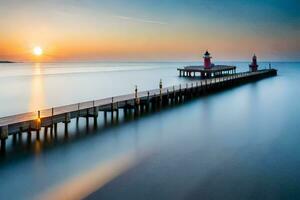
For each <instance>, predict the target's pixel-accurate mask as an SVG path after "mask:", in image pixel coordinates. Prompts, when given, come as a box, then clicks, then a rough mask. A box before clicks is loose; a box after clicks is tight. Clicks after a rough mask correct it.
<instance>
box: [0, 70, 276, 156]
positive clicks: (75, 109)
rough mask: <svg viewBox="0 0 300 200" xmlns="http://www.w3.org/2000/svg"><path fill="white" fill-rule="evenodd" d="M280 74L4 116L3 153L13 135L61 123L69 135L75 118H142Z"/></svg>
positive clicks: (250, 74)
mask: <svg viewBox="0 0 300 200" xmlns="http://www.w3.org/2000/svg"><path fill="white" fill-rule="evenodd" d="M276 75H277V70H275V69H267V70H259V71H256V72H243V73H236V74H229V75H225V76H222V77H214V78H210V79H204V80H197V81H194V82H190V83H188V84H186V85H177V86H171V87H165V88H163V87H162V85H160V88H159V89H154V90H149V91H142V92H138V91H137V89H136V90H135V93H132V94H127V95H122V96H116V97H110V98H105V99H99V100H95V101H88V102H82V103H77V104H71V105H66V106H61V107H55V108H51V109H46V110H41V111H38V112H29V113H24V114H18V115H14V116H8V117H3V118H0V140H1V152H2V153H4V152H5V146H6V140H7V138H8V137H9V136H12V137H14V138H15V137H16V136H17V135H18V134H22V133H27V137H28V138H29V139H30V140H31V135H32V134H33V133H35V134H36V138H37V139H39V138H40V131H41V128H43V129H44V131H45V132H47V131H48V129H49V130H50V132H51V133H54V134H55V135H57V124H58V123H63V124H64V132H65V134H67V133H68V124H69V123H70V122H71V119H77V122H78V119H79V118H81V117H83V118H86V119H87V123H88V121H89V118H93V119H94V123H97V117H98V113H99V112H104V117H105V118H106V117H107V113H108V112H109V113H110V114H111V117H112V118H113V117H114V115H115V117H116V118H118V117H119V112H120V110H123V112H124V113H127V111H128V110H130V111H133V113H134V114H135V115H138V114H139V112H141V111H144V110H149V109H151V108H156V107H161V106H167V105H169V104H170V103H177V102H183V101H185V100H187V99H191V98H192V97H196V96H200V95H203V94H207V93H209V92H213V91H217V90H223V89H226V88H229V87H234V86H237V85H240V84H242V83H245V82H250V81H256V80H259V79H262V78H266V77H271V76H276Z"/></svg>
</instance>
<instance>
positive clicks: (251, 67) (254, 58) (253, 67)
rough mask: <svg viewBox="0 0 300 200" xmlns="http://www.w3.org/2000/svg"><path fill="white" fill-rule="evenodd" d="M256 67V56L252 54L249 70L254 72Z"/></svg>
mask: <svg viewBox="0 0 300 200" xmlns="http://www.w3.org/2000/svg"><path fill="white" fill-rule="evenodd" d="M257 68H258V64H257V58H256V55H255V54H254V56H253V57H252V63H251V64H250V65H249V70H250V71H251V72H256V71H257Z"/></svg>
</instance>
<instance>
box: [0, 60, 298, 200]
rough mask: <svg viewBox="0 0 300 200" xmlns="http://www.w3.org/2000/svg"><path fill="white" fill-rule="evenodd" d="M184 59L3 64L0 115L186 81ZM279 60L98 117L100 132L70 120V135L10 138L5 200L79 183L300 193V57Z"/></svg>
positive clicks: (131, 192) (120, 190) (149, 190)
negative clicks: (255, 71)
mask: <svg viewBox="0 0 300 200" xmlns="http://www.w3.org/2000/svg"><path fill="white" fill-rule="evenodd" d="M187 64H195V63H77V64H70V63H69V64H66V63H61V64H1V65H0V77H1V79H0V82H1V83H0V93H1V95H0V103H1V105H2V106H1V107H0V116H6V115H10V114H16V113H21V112H26V111H35V110H38V109H41V108H46V107H52V106H58V105H65V104H70V103H76V102H80V101H85V100H92V99H98V98H102V97H108V96H113V95H118V94H126V93H129V92H132V91H133V90H134V85H138V88H139V89H140V90H146V89H153V88H157V87H158V84H159V80H160V79H162V80H163V84H164V86H171V85H173V84H179V83H184V82H187V81H190V80H188V79H185V78H179V77H177V72H176V68H177V67H180V66H182V65H187ZM230 64H236V65H237V66H238V67H239V70H241V71H243V70H246V69H247V63H230ZM261 65H262V66H267V64H266V63H262V64H261ZM273 65H274V66H275V67H276V68H277V69H279V73H278V74H279V75H278V76H277V77H274V78H268V79H265V80H261V81H259V82H255V83H250V84H247V85H243V86H240V87H237V88H234V89H231V90H227V91H224V92H220V93H218V94H213V95H210V96H207V97H201V98H199V99H196V100H193V101H190V102H188V103H185V104H183V105H180V106H175V107H173V108H168V109H164V110H163V111H162V112H156V113H151V114H147V115H145V116H142V117H140V118H139V119H138V120H130V119H123V118H121V120H120V122H119V124H120V126H115V125H111V124H110V123H109V124H104V122H103V117H102V116H100V117H99V119H98V121H99V122H98V124H99V125H98V128H97V129H93V128H92V127H89V129H88V130H87V128H86V126H85V120H82V121H80V124H79V126H76V123H74V122H72V123H71V127H70V136H69V139H67V140H65V139H63V137H62V134H60V136H61V137H59V139H58V140H57V141H53V140H51V139H49V140H47V141H45V142H44V141H43V140H42V142H36V141H35V142H34V141H33V142H32V144H31V145H27V143H26V142H25V141H26V138H25V135H24V137H23V138H22V140H18V142H17V144H13V143H12V141H11V140H9V141H8V154H7V156H6V157H5V158H1V161H0V165H1V167H0V177H1V178H0V192H1V199H34V198H48V199H53V198H54V197H57V196H55V195H60V196H58V197H61V195H67V193H68V194H69V193H70V194H69V195H72V194H71V193H72V192H73V193H74V191H70V188H73V189H71V190H76V189H78V188H81V189H82V188H83V186H82V185H81V184H83V185H85V186H84V187H86V191H88V193H91V192H93V191H95V190H96V189H98V188H99V187H100V186H102V185H104V186H103V187H101V189H100V190H98V191H97V192H95V193H93V194H92V195H91V196H89V197H88V198H90V199H96V198H99V197H102V198H103V199H120V198H122V199H199V197H202V198H203V199H257V198H260V199H276V198H278V199H279V198H280V197H281V198H284V199H297V198H298V199H299V198H300V171H299V168H300V147H299V141H300V131H299V130H300V125H299V119H300V103H299V98H300V88H299V85H300V63H273ZM59 128H62V127H59ZM92 183H93V184H92ZM72 184H73V185H72ZM79 190H80V189H78V191H79ZM86 193H87V192H83V193H80V194H76V195H79V196H77V197H84V196H86Z"/></svg>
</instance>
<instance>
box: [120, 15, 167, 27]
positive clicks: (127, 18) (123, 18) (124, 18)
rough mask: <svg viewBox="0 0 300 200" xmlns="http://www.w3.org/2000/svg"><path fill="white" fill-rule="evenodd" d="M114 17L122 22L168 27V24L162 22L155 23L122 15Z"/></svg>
mask: <svg viewBox="0 0 300 200" xmlns="http://www.w3.org/2000/svg"><path fill="white" fill-rule="evenodd" d="M114 17H116V18H118V19H121V20H127V21H133V22H140V23H148V24H158V25H166V24H167V23H166V22H162V21H155V20H149V19H142V18H134V17H127V16H122V15H115V16H114Z"/></svg>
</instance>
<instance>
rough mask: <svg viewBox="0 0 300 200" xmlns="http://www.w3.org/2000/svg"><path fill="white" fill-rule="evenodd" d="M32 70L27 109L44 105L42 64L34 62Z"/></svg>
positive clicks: (39, 107)
mask: <svg viewBox="0 0 300 200" xmlns="http://www.w3.org/2000/svg"><path fill="white" fill-rule="evenodd" d="M32 70H33V74H34V76H33V77H32V81H31V93H30V100H29V109H28V110H31V111H37V110H39V109H41V108H44V107H45V106H46V100H45V87H44V79H43V71H42V70H43V69H42V65H41V64H40V63H35V64H34V66H33V69H32Z"/></svg>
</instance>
